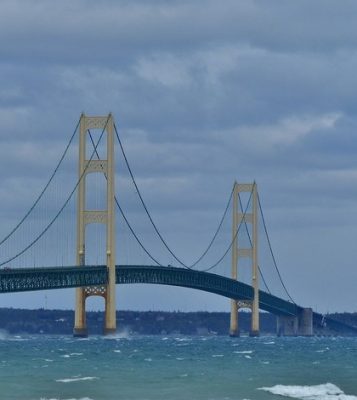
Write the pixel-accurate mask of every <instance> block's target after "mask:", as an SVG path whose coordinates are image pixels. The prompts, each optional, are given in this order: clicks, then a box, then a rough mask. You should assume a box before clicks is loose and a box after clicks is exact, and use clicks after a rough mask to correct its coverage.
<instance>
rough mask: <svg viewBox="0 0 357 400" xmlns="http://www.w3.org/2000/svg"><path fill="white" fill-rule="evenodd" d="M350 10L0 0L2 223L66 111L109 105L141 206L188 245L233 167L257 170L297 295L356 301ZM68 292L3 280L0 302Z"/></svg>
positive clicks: (94, 110)
mask: <svg viewBox="0 0 357 400" xmlns="http://www.w3.org/2000/svg"><path fill="white" fill-rule="evenodd" d="M356 15H357V3H356V2H355V1H348V0H346V1H344V2H341V1H338V0H316V1H314V2H311V1H299V2H295V1H284V2H281V1H274V0H262V1H258V0H256V1H250V0H245V1H243V0H242V1H239V0H238V1H237V0H231V1H230V0H222V1H209V0H207V1H204V0H201V1H198V0H197V1H195V0H190V1H159V0H157V1H155V0H152V1H150V0H145V1H144V0H143V1H101V2H98V1H76V2H72V1H61V2H46V1H41V0H37V1H27V2H21V1H16V0H15V1H14V0H11V1H10V0H9V1H6V0H1V1H0V80H1V85H0V140H1V146H0V162H1V168H0V176H1V188H0V196H1V211H0V215H1V218H2V221H3V222H2V224H1V225H2V227H1V230H0V231H1V234H2V237H3V236H4V235H5V234H6V233H7V231H8V230H9V229H10V228H11V227H12V226H13V225H14V224H16V222H17V220H18V219H19V218H21V216H22V215H23V214H24V213H25V212H26V211H27V209H28V207H29V206H30V205H31V204H32V202H33V201H34V199H35V198H36V196H37V195H38V193H39V191H40V190H41V188H42V187H43V185H44V184H45V183H46V180H47V179H48V177H49V175H50V173H51V172H52V170H53V168H54V167H55V164H56V162H57V160H58V159H59V157H60V156H61V154H62V152H63V149H64V147H65V145H66V143H67V141H68V139H69V137H70V135H71V133H72V131H73V128H74V126H75V125H76V123H77V121H78V118H79V115H80V113H81V112H82V111H84V112H85V113H87V114H88V115H105V114H107V113H108V112H112V113H113V114H114V116H115V119H116V123H117V125H118V128H119V131H120V135H121V138H122V141H123V144H124V146H125V148H126V150H127V155H128V158H129V160H130V162H131V165H132V168H133V170H134V172H135V175H136V177H137V180H138V183H139V185H140V187H141V189H142V193H143V196H144V197H145V199H146V201H147V203H148V206H149V208H150V210H151V211H152V214H153V217H154V219H155V220H156V221H157V223H158V226H159V227H160V229H161V230H162V233H163V234H164V235H165V237H167V239H168V242H169V244H170V246H171V247H172V248H173V250H174V251H175V252H176V253H177V254H178V255H179V256H180V257H182V258H183V259H184V260H185V261H186V262H188V263H190V262H191V261H193V260H194V259H195V258H197V257H198V256H199V255H200V253H201V252H202V250H203V249H204V248H205V245H206V244H207V242H208V241H209V240H210V238H211V235H212V233H213V232H214V230H215V228H216V226H217V223H218V221H219V218H220V216H221V215H222V212H223V209H224V207H225V204H226V201H227V198H228V196H229V193H230V191H231V188H232V184H233V181H234V180H235V179H236V180H237V181H239V182H252V181H254V180H255V181H256V182H257V184H258V189H259V193H260V197H261V200H262V203H263V207H264V213H265V217H266V220H267V223H268V228H269V232H270V239H271V241H272V244H273V247H274V251H275V256H276V259H277V261H278V265H279V267H280V269H281V273H282V275H283V277H284V280H285V283H286V285H287V287H288V288H289V290H290V292H291V295H292V296H293V297H294V299H295V301H296V302H297V303H299V304H302V305H306V306H312V307H314V308H316V309H317V310H319V311H322V312H326V311H336V310H340V311H345V310H346V311H357V295H356V292H355V284H356V282H357V267H356V259H357V246H356V240H357V132H356V127H357V115H356V110H357V95H356V93H355V92H356V86H357V85H356V83H357V78H356V70H357V28H356V23H355V22H356V21H355V16H356ZM118 151H119V150H118ZM71 157H72V158H73V160H74V159H75V157H76V154H75V151H73V153H71ZM119 164H120V162H119V163H118V165H119ZM73 165H74V166H73V174H75V173H76V166H75V164H73ZM123 174H124V171H122V170H117V178H118V179H117V181H118V182H119V183H118V184H117V186H118V187H119V188H120V187H121V189H118V190H121V191H122V197H123V201H124V200H125V198H126V194H123V193H124V192H125V189H126V188H127V186H128V185H126V184H125V182H128V180H126V178H125V177H124V175H123ZM74 176H75V175H74ZM120 182H122V183H123V182H124V184H123V185H122V186H120ZM125 193H126V192H125ZM125 208H126V210H127V212H128V216H129V217H131V218H132V220H139V215H141V217H142V218H143V219H144V218H145V215H144V213H142V214H140V213H139V208H137V209H136V208H134V207H131V203H130V202H129V201H128V202H127V204H126V205H125ZM140 227H141V226H140V223H138V225H137V229H138V230H139V232H140V229H139V228H140ZM143 229H145V233H143V238H144V239H145V238H147V237H148V235H149V234H148V229H149V225H146V228H143ZM152 235H154V233H153V232H152ZM118 240H119V239H118ZM262 240H263V239H262ZM149 245H150V243H149ZM154 250H155V249H154ZM7 251H8V250H7ZM155 251H156V250H155ZM3 254H4V253H3ZM163 254H164V252H162V253H159V256H160V257H162V258H161V259H162V262H163V263H166V264H169V263H172V259H170V258H169V257H166V258H165V257H164V255H163ZM265 257H266V254H262V255H261V258H260V262H261V264H264V258H265ZM129 262H130V259H129ZM207 262H208V263H209V262H211V260H209V261H207ZM226 262H227V263H229V258H228V259H227V260H226ZM227 265H228V264H227ZM73 298H74V297H73V291H62V292H59V291H55V292H46V294H44V293H43V292H42V293H29V294H16V295H15V294H13V295H4V296H2V297H1V305H2V306H8V305H11V304H12V305H15V306H22V307H38V306H44V304H45V305H47V306H48V307H65V308H70V307H72V304H73ZM44 302H45V303H44ZM90 304H91V305H92V306H93V307H95V305H96V303H95V302H94V300H92V299H91V300H90ZM118 307H119V308H127V309H128V308H132V309H170V310H177V309H180V310H194V309H203V310H212V311H213V310H228V301H227V300H226V299H221V298H219V297H217V296H213V295H208V294H205V293H200V292H192V291H188V290H184V289H178V288H153V287H146V286H138V287H136V286H133V287H125V288H118Z"/></svg>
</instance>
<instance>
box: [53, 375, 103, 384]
mask: <svg viewBox="0 0 357 400" xmlns="http://www.w3.org/2000/svg"><path fill="white" fill-rule="evenodd" d="M94 379H99V378H98V377H96V376H83V377H81V378H78V377H76V378H64V379H56V382H62V383H70V382H78V381H93V380H94Z"/></svg>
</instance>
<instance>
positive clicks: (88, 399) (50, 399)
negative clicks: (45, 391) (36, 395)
mask: <svg viewBox="0 0 357 400" xmlns="http://www.w3.org/2000/svg"><path fill="white" fill-rule="evenodd" d="M40 400H62V399H59V398H58V399H56V398H54V397H51V398H47V397H41V398H40ZM63 400H93V399H91V398H89V397H81V398H80V399H79V398H78V399H75V398H71V399H63Z"/></svg>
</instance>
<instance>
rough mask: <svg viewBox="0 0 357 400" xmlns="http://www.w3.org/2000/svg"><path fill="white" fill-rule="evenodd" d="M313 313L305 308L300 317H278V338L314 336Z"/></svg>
mask: <svg viewBox="0 0 357 400" xmlns="http://www.w3.org/2000/svg"><path fill="white" fill-rule="evenodd" d="M313 334H314V331H313V312H312V309H311V308H303V309H302V311H301V312H300V314H299V315H297V316H294V315H291V316H290V315H289V316H287V315H279V316H278V317H277V335H278V336H313Z"/></svg>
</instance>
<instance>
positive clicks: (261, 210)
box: [258, 195, 296, 304]
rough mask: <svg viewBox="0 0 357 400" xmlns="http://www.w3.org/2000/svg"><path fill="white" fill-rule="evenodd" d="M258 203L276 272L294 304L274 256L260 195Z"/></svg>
mask: <svg viewBox="0 0 357 400" xmlns="http://www.w3.org/2000/svg"><path fill="white" fill-rule="evenodd" d="M258 204H259V209H260V214H261V216H262V221H263V226H264V231H265V235H266V237H267V240H268V245H269V249H270V254H271V256H272V259H273V264H274V267H275V269H276V272H277V273H278V276H279V279H280V282H281V284H282V286H283V288H284V290H285V292H286V294H287V295H288V297H289V299H290V300H291V301H292V302H293V303H294V304H296V303H295V301H294V300H293V298H292V297H291V296H290V293H289V291H288V289H287V288H286V286H285V283H284V281H283V278H282V276H281V273H280V270H279V268H278V264H277V262H276V259H275V256H274V252H273V248H272V245H271V242H270V237H269V234H268V229H267V226H266V223H265V218H264V213H263V208H262V205H261V202H260V198H259V195H258Z"/></svg>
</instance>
